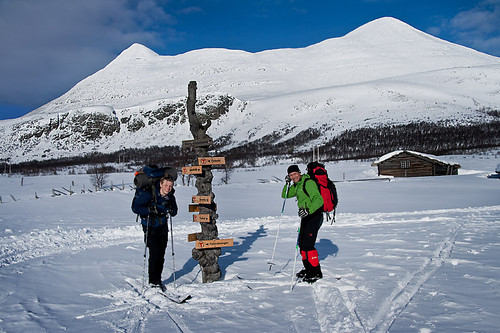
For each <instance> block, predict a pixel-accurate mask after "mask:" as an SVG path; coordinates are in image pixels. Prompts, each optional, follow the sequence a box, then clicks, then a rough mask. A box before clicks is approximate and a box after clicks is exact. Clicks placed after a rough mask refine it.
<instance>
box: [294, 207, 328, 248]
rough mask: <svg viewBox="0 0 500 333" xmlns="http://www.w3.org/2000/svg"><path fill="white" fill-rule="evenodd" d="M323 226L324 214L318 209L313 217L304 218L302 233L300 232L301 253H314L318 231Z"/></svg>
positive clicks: (301, 225) (301, 226)
mask: <svg viewBox="0 0 500 333" xmlns="http://www.w3.org/2000/svg"><path fill="white" fill-rule="evenodd" d="M322 224H323V212H322V210H321V209H318V210H317V211H316V212H314V213H313V214H311V215H308V216H306V217H304V218H303V219H302V220H301V221H300V232H299V238H298V242H299V249H300V250H301V251H306V252H307V251H312V250H315V249H316V248H315V247H314V244H315V243H316V238H317V237H318V231H319V228H320V227H321V225H322Z"/></svg>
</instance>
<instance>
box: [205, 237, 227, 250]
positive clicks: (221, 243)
mask: <svg viewBox="0 0 500 333" xmlns="http://www.w3.org/2000/svg"><path fill="white" fill-rule="evenodd" d="M225 246H233V239H232V238H228V239H212V240H202V241H199V240H197V241H196V248H197V249H211V248H214V247H225Z"/></svg>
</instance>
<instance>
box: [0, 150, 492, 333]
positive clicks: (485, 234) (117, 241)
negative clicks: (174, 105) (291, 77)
mask: <svg viewBox="0 0 500 333" xmlns="http://www.w3.org/2000/svg"><path fill="white" fill-rule="evenodd" d="M498 156H499V155H496V152H494V153H490V154H489V155H475V156H449V157H448V159H451V160H453V161H454V162H456V163H459V164H461V165H462V168H461V169H460V174H459V175H458V176H446V177H429V178H411V179H393V180H391V181H387V180H377V181H349V180H355V179H356V180H359V179H370V178H376V170H375V168H373V167H371V166H370V163H371V162H360V161H358V162H356V161H349V162H339V163H331V164H328V165H327V167H328V170H329V173H330V176H331V178H332V179H334V180H337V181H339V182H338V183H337V189H338V192H339V197H340V205H339V208H338V211H337V221H336V223H335V224H333V225H330V223H325V224H324V225H323V227H322V229H321V230H320V234H319V236H318V242H317V248H318V251H319V253H320V261H321V264H322V268H323V272H324V275H325V276H324V279H323V280H320V281H319V282H317V283H315V284H313V285H308V284H304V283H298V284H295V283H294V284H293V285H292V278H291V273H292V270H293V263H294V253H295V240H296V233H297V227H298V222H299V219H298V217H297V216H296V204H295V202H294V201H293V200H288V201H286V207H285V214H284V216H283V217H282V218H281V217H280V213H281V207H282V204H283V201H282V199H281V198H280V192H281V187H282V186H283V183H282V182H276V181H274V182H273V181H272V180H273V179H274V176H276V177H278V178H283V176H284V174H285V170H286V167H287V165H276V166H268V167H263V168H255V169H245V170H242V169H240V170H236V171H235V172H234V174H233V176H232V178H231V181H230V184H229V185H217V186H214V193H215V194H216V202H217V204H218V209H219V211H218V213H219V220H218V222H217V225H218V228H219V236H220V238H233V239H234V241H235V244H234V246H233V247H229V248H223V254H222V256H221V257H220V266H221V269H222V272H223V278H222V280H221V281H218V282H214V283H211V284H202V283H201V282H200V281H201V273H200V271H199V266H198V265H197V262H196V261H194V260H193V259H192V258H191V249H192V248H193V247H194V244H193V243H188V242H187V234H188V233H193V232H198V231H199V230H200V227H199V226H198V225H197V224H196V223H193V222H191V220H192V218H191V215H192V213H188V212H187V206H188V203H189V200H190V198H191V196H192V195H195V194H196V189H195V188H194V187H188V186H185V187H183V186H179V185H178V186H176V191H177V192H176V196H177V199H178V203H179V207H180V213H179V215H178V216H177V217H175V218H174V249H175V256H174V258H175V267H176V272H175V276H176V281H177V286H176V287H174V284H173V274H172V267H173V260H172V252H171V247H170V246H171V244H170V243H169V247H168V248H167V255H166V261H165V270H164V274H163V278H164V282H165V283H167V284H168V287H169V289H171V290H174V289H176V290H175V291H176V292H179V293H181V294H191V295H192V296H193V298H192V299H191V300H190V301H189V302H188V303H186V304H181V305H177V304H175V303H173V302H170V301H168V300H166V299H165V298H163V296H159V295H154V294H153V295H151V293H148V295H149V296H148V301H146V300H145V299H144V298H141V297H140V296H139V295H138V294H137V293H136V292H135V291H134V290H133V288H132V287H131V286H130V284H129V283H128V282H127V281H135V282H134V283H136V284H138V285H141V283H142V282H141V281H142V275H143V252H144V245H143V242H142V239H143V237H142V231H141V229H140V228H139V225H138V224H137V223H136V222H135V216H134V215H133V214H132V212H131V210H130V204H131V201H132V196H133V193H134V192H133V190H132V189H131V188H130V186H129V185H128V184H130V183H131V182H132V178H133V175H132V174H113V175H112V176H111V179H112V180H113V183H114V184H119V185H120V186H121V184H122V182H124V183H125V190H115V191H105V192H97V193H95V192H93V193H88V192H87V193H81V192H82V190H83V189H88V188H91V186H90V183H89V177H88V176H87V175H57V176H44V177H24V178H23V179H22V186H21V177H20V176H12V177H7V176H0V196H1V198H2V203H1V204H0V237H1V238H0V331H5V332H59V331H69V332H136V331H138V332H176V331H181V332H234V331H240V332H368V331H373V332H385V331H390V332H494V331H498V326H499V324H500V319H499V318H500V310H499V309H498V304H500V264H499V260H498V258H499V257H500V247H499V245H500V240H499V234H500V224H499V222H500V182H499V181H498V180H496V179H487V178H486V175H487V174H490V173H492V172H493V171H494V169H495V166H496V165H497V164H498V163H499V159H498ZM301 168H304V165H301ZM221 176H222V175H217V176H216V179H220V177H221ZM259 179H267V180H269V181H268V182H264V183H261V182H260V181H259ZM343 180H345V181H343ZM219 183H220V182H219ZM70 186H71V189H72V190H73V191H75V194H73V195H71V196H70V195H61V196H57V197H52V188H54V189H58V190H61V191H63V190H62V187H65V188H67V189H69V188H70ZM35 193H36V196H37V197H39V199H35ZM14 199H15V200H16V201H14ZM280 222H281V228H280V233H279V241H278V245H277V249H276V255H275V262H276V263H277V265H276V266H273V268H272V270H269V265H268V264H267V261H268V259H269V258H270V257H271V254H272V250H273V245H274V240H275V236H276V233H277V230H278V226H279V225H280ZM299 264H300V260H297V269H298V268H299V267H300V266H299ZM291 286H292V287H293V289H292V291H290V287H291Z"/></svg>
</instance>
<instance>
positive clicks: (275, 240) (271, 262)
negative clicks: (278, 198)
mask: <svg viewBox="0 0 500 333" xmlns="http://www.w3.org/2000/svg"><path fill="white" fill-rule="evenodd" d="M289 189H290V184H288V186H287V188H286V195H285V199H284V200H283V207H282V208H281V215H280V222H279V223H278V231H277V232H276V238H275V239H274V247H273V255H272V256H271V260H270V261H269V262H268V264H269V270H271V267H273V265H275V263H274V253H275V252H276V245H277V244H278V235H279V234H280V228H281V222H282V221H283V213H284V212H285V203H286V199H287V197H288V190H289Z"/></svg>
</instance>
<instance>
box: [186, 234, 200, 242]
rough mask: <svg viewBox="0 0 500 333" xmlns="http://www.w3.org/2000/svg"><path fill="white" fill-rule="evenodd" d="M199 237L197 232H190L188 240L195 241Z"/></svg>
mask: <svg viewBox="0 0 500 333" xmlns="http://www.w3.org/2000/svg"><path fill="white" fill-rule="evenodd" d="M197 240H198V237H196V233H194V234H188V242H194V241H197Z"/></svg>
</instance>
